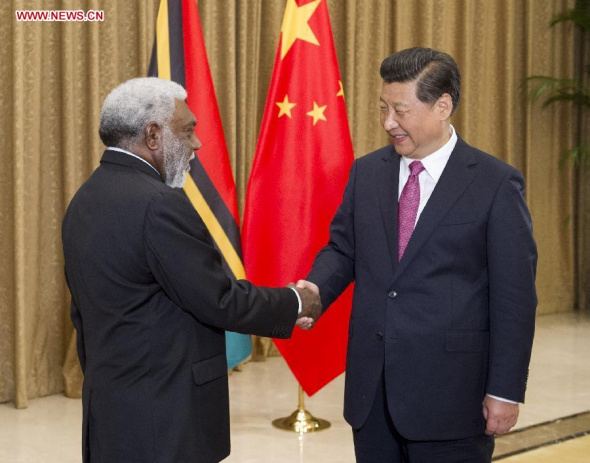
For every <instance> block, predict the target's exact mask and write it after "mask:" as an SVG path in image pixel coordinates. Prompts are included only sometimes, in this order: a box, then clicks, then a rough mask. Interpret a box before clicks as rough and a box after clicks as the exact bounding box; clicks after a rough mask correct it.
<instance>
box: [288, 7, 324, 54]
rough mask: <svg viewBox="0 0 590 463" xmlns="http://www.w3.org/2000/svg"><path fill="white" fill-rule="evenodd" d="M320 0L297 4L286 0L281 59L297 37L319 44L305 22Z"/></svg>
mask: <svg viewBox="0 0 590 463" xmlns="http://www.w3.org/2000/svg"><path fill="white" fill-rule="evenodd" d="M321 1H322V0H315V1H314V2H311V3H308V4H306V5H303V6H298V5H297V2H296V1H295V0H287V7H286V8H285V16H283V25H282V26H281V33H282V34H283V35H282V40H281V59H283V58H284V57H285V55H286V54H287V52H288V51H289V50H290V49H291V47H292V46H293V44H294V43H295V41H296V40H297V39H301V40H304V41H306V42H309V43H313V44H314V45H318V46H319V44H320V43H319V42H318V39H317V37H316V36H315V34H314V33H313V31H312V30H311V27H309V24H308V23H307V22H308V21H309V18H311V16H312V15H313V13H314V12H315V10H316V8H317V7H318V6H319V4H320V2H321Z"/></svg>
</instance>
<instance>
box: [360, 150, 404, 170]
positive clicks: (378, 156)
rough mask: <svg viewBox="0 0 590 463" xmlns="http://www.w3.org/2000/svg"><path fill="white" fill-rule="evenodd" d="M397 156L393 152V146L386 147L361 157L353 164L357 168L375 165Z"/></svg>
mask: <svg viewBox="0 0 590 463" xmlns="http://www.w3.org/2000/svg"><path fill="white" fill-rule="evenodd" d="M397 156H398V155H397V154H396V152H395V151H394V149H393V146H392V145H387V146H383V147H381V148H379V149H377V150H375V151H372V152H370V153H367V154H365V155H363V156H361V157H360V158H358V159H356V161H355V162H356V163H357V164H358V165H359V166H364V165H372V164H375V163H379V162H382V161H383V160H390V159H393V158H394V157H397Z"/></svg>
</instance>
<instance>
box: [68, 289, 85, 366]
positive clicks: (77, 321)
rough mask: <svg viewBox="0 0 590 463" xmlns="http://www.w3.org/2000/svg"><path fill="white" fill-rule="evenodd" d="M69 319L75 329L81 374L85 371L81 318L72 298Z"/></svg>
mask: <svg viewBox="0 0 590 463" xmlns="http://www.w3.org/2000/svg"><path fill="white" fill-rule="evenodd" d="M70 317H71V319H72V324H73V325H74V328H75V329H76V350H77V351H78V360H79V361H80V367H81V368H82V373H84V370H86V346H85V344H84V330H83V327H82V317H81V316H80V312H79V311H78V307H76V303H75V302H74V299H73V298H72V302H71V305H70Z"/></svg>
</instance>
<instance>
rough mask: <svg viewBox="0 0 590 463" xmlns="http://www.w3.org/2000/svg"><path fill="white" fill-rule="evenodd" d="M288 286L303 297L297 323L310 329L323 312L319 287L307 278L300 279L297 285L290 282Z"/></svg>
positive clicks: (300, 326)
mask: <svg viewBox="0 0 590 463" xmlns="http://www.w3.org/2000/svg"><path fill="white" fill-rule="evenodd" d="M287 286H288V287H289V288H293V289H294V290H295V291H297V293H298V294H299V298H300V299H301V312H300V313H299V315H298V316H297V322H296V323H295V325H297V326H298V327H299V328H301V329H303V330H310V329H311V328H312V327H313V325H314V324H315V322H317V320H318V318H320V315H321V314H322V301H321V300H320V290H319V288H318V287H317V286H316V285H315V284H314V283H312V282H311V281H306V280H299V281H298V282H297V285H294V284H293V283H289V284H288V285H287Z"/></svg>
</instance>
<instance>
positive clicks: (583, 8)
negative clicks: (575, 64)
mask: <svg viewBox="0 0 590 463" xmlns="http://www.w3.org/2000/svg"><path fill="white" fill-rule="evenodd" d="M559 23H571V24H573V25H574V26H575V27H576V28H577V30H578V31H579V42H578V43H579V44H580V50H579V53H580V54H579V56H580V59H581V60H582V61H581V64H582V65H581V66H579V68H580V72H579V75H578V77H577V78H574V79H567V78H559V77H550V76H540V75H535V76H530V77H528V78H527V80H528V81H529V83H531V84H532V88H531V93H530V97H531V101H532V103H533V104H534V103H536V102H537V101H539V100H544V101H543V104H542V106H543V108H545V107H547V106H550V105H553V104H570V103H571V104H573V105H574V106H575V107H576V108H577V110H578V121H579V122H578V125H579V130H578V134H577V140H578V141H577V145H576V146H574V147H573V148H571V149H569V150H568V151H566V152H565V153H564V155H563V156H562V158H561V161H562V163H563V162H566V161H568V160H570V161H571V162H572V163H573V164H574V166H582V165H584V164H586V163H587V162H588V159H589V156H590V146H589V145H588V143H585V142H584V139H585V135H586V131H585V130H584V129H583V127H582V123H583V116H584V113H586V112H587V111H588V110H589V109H590V88H589V87H588V82H589V80H590V64H587V63H586V62H585V61H584V60H585V55H586V53H585V52H586V50H585V46H586V45H587V43H588V40H587V39H588V32H589V31H590V0H577V1H576V4H575V7H574V8H573V9H571V10H567V11H564V12H562V13H559V14H557V15H556V16H555V17H554V18H553V19H552V20H551V22H550V27H553V26H555V25H556V24H559Z"/></svg>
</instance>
